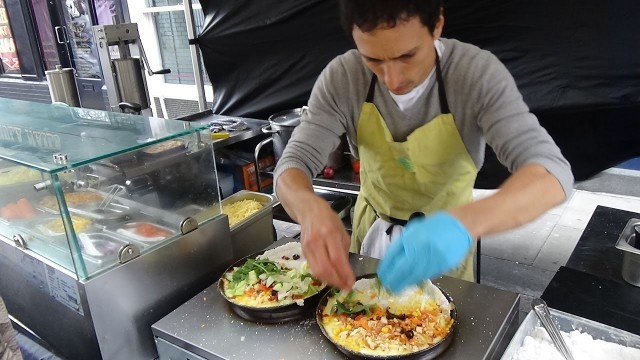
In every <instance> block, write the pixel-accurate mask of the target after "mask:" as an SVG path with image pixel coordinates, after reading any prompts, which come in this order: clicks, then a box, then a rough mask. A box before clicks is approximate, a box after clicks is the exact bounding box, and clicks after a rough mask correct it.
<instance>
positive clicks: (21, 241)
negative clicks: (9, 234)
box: [13, 234, 27, 249]
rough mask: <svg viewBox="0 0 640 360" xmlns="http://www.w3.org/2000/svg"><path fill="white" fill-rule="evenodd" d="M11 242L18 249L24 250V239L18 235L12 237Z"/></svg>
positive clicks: (25, 245) (25, 246) (25, 243)
mask: <svg viewBox="0 0 640 360" xmlns="http://www.w3.org/2000/svg"><path fill="white" fill-rule="evenodd" d="M13 242H14V243H15V244H16V246H17V247H19V248H20V249H26V248H27V242H26V241H25V240H24V238H23V237H22V235H20V234H15V235H13Z"/></svg>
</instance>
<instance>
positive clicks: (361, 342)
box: [318, 279, 454, 356]
mask: <svg viewBox="0 0 640 360" xmlns="http://www.w3.org/2000/svg"><path fill="white" fill-rule="evenodd" d="M451 306H452V305H451V304H450V303H449V301H448V300H447V299H446V297H445V296H444V294H443V293H442V292H441V291H440V289H439V288H438V287H436V286H435V285H433V284H432V283H431V282H430V281H427V282H425V283H424V284H422V286H420V287H417V286H413V287H411V288H409V289H406V290H405V291H403V292H402V293H399V294H391V293H389V292H387V291H386V290H385V289H384V288H383V287H382V286H381V285H380V283H379V282H378V279H360V280H358V281H357V282H356V284H355V285H354V287H353V290H352V291H350V292H345V291H340V292H338V291H337V290H336V291H335V292H334V293H332V294H331V295H329V297H328V300H327V303H326V305H325V306H324V308H322V310H321V311H322V312H321V313H320V314H319V316H320V318H319V320H318V322H319V324H320V326H321V327H322V328H323V330H324V331H323V332H324V334H325V335H326V336H327V337H328V338H329V339H330V340H331V341H332V342H333V343H334V344H336V345H338V346H342V347H343V348H345V349H347V350H349V351H351V352H354V353H357V354H358V355H364V356H367V355H368V356H371V355H374V356H397V355H407V354H412V353H415V352H418V351H422V350H425V349H427V348H429V347H431V346H433V345H435V344H437V343H439V342H440V341H442V340H443V339H444V338H445V337H446V336H447V334H449V332H450V331H451V328H452V326H453V323H454V319H453V318H452V317H451Z"/></svg>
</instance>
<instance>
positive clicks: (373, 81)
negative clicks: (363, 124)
mask: <svg viewBox="0 0 640 360" xmlns="http://www.w3.org/2000/svg"><path fill="white" fill-rule="evenodd" d="M376 80H377V77H376V74H373V76H371V83H370V84H369V91H368V92H367V98H366V100H365V102H368V103H371V104H373V93H374V92H375V90H376Z"/></svg>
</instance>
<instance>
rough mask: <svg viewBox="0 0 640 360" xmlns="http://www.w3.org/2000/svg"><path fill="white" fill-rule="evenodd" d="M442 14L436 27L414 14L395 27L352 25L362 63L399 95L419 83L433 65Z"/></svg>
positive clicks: (442, 20) (440, 29) (442, 19)
mask: <svg viewBox="0 0 640 360" xmlns="http://www.w3.org/2000/svg"><path fill="white" fill-rule="evenodd" d="M443 25H444V18H443V17H442V16H441V17H440V20H439V21H438V24H437V25H436V28H435V31H434V33H433V34H432V33H431V32H430V31H429V29H428V28H427V27H426V26H424V25H423V24H422V22H420V18H419V17H417V16H414V17H412V18H410V19H409V20H407V21H399V22H397V23H396V26H394V27H392V28H391V27H388V26H387V25H381V26H379V27H377V28H376V29H374V30H373V31H369V32H362V31H360V29H359V28H358V27H355V26H354V27H353V40H354V41H355V43H356V46H357V47H358V51H360V54H361V55H362V58H363V59H364V63H365V64H366V65H367V66H368V67H369V69H371V71H373V72H374V73H375V74H376V75H377V76H378V79H380V80H382V81H383V82H384V84H385V86H386V87H387V88H388V89H389V90H390V91H391V92H392V93H394V94H397V95H402V94H406V93H408V92H410V91H411V90H413V88H415V87H416V86H418V85H420V84H421V83H422V82H423V81H424V80H425V79H426V78H427V76H428V75H429V73H430V72H431V69H432V68H433V66H434V64H435V61H436V57H435V47H434V41H435V40H436V39H437V38H439V37H440V34H441V33H442V26H443Z"/></svg>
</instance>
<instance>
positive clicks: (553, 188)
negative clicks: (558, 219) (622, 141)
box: [378, 164, 565, 292]
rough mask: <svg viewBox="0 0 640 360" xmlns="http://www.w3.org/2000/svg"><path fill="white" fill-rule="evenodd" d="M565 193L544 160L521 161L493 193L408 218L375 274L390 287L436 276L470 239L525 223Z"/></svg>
mask: <svg viewBox="0 0 640 360" xmlns="http://www.w3.org/2000/svg"><path fill="white" fill-rule="evenodd" d="M564 198H565V193H564V190H563V188H562V186H561V185H560V182H559V181H558V180H557V179H556V178H555V176H553V175H551V174H550V173H549V172H548V171H547V170H546V169H545V168H544V167H543V166H541V165H538V164H528V165H524V166H522V167H521V168H520V169H518V170H517V171H516V172H515V173H514V174H513V175H511V176H510V177H509V178H508V179H507V181H506V182H505V183H504V184H503V185H502V186H501V187H500V190H498V192H497V193H495V194H494V195H492V196H489V197H487V198H484V199H481V200H478V201H475V202H472V203H470V204H467V205H463V206H460V207H458V208H455V209H453V210H451V211H450V212H444V211H440V212H436V213H433V214H431V215H429V216H427V217H425V218H422V219H417V220H413V221H410V222H409V224H407V227H406V228H405V231H404V233H403V234H402V236H400V238H399V239H397V240H395V241H394V242H392V243H391V245H390V246H389V250H388V251H387V253H386V254H385V256H384V257H383V258H382V261H381V262H380V266H379V267H378V276H379V277H380V280H381V281H382V284H383V285H384V286H385V287H387V288H389V289H391V290H392V291H394V292H398V291H401V290H402V289H404V288H405V287H407V286H409V285H411V284H417V283H419V282H421V281H423V280H424V279H430V278H433V277H434V276H439V275H441V274H443V273H445V272H447V271H450V270H452V269H454V268H455V267H456V266H457V265H458V264H460V262H461V261H463V259H464V258H465V257H466V256H467V255H468V253H469V249H470V248H471V246H472V245H473V242H474V241H475V240H474V239H477V238H478V237H479V236H482V235H487V234H492V233H497V232H500V231H504V230H509V229H513V228H516V227H518V226H520V225H523V224H526V223H528V222H530V221H532V220H533V219H535V218H536V217H538V216H540V215H541V214H542V213H544V212H545V211H547V210H548V209H550V208H552V207H553V206H555V205H558V204H559V203H560V202H562V200H563V199H564Z"/></svg>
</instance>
